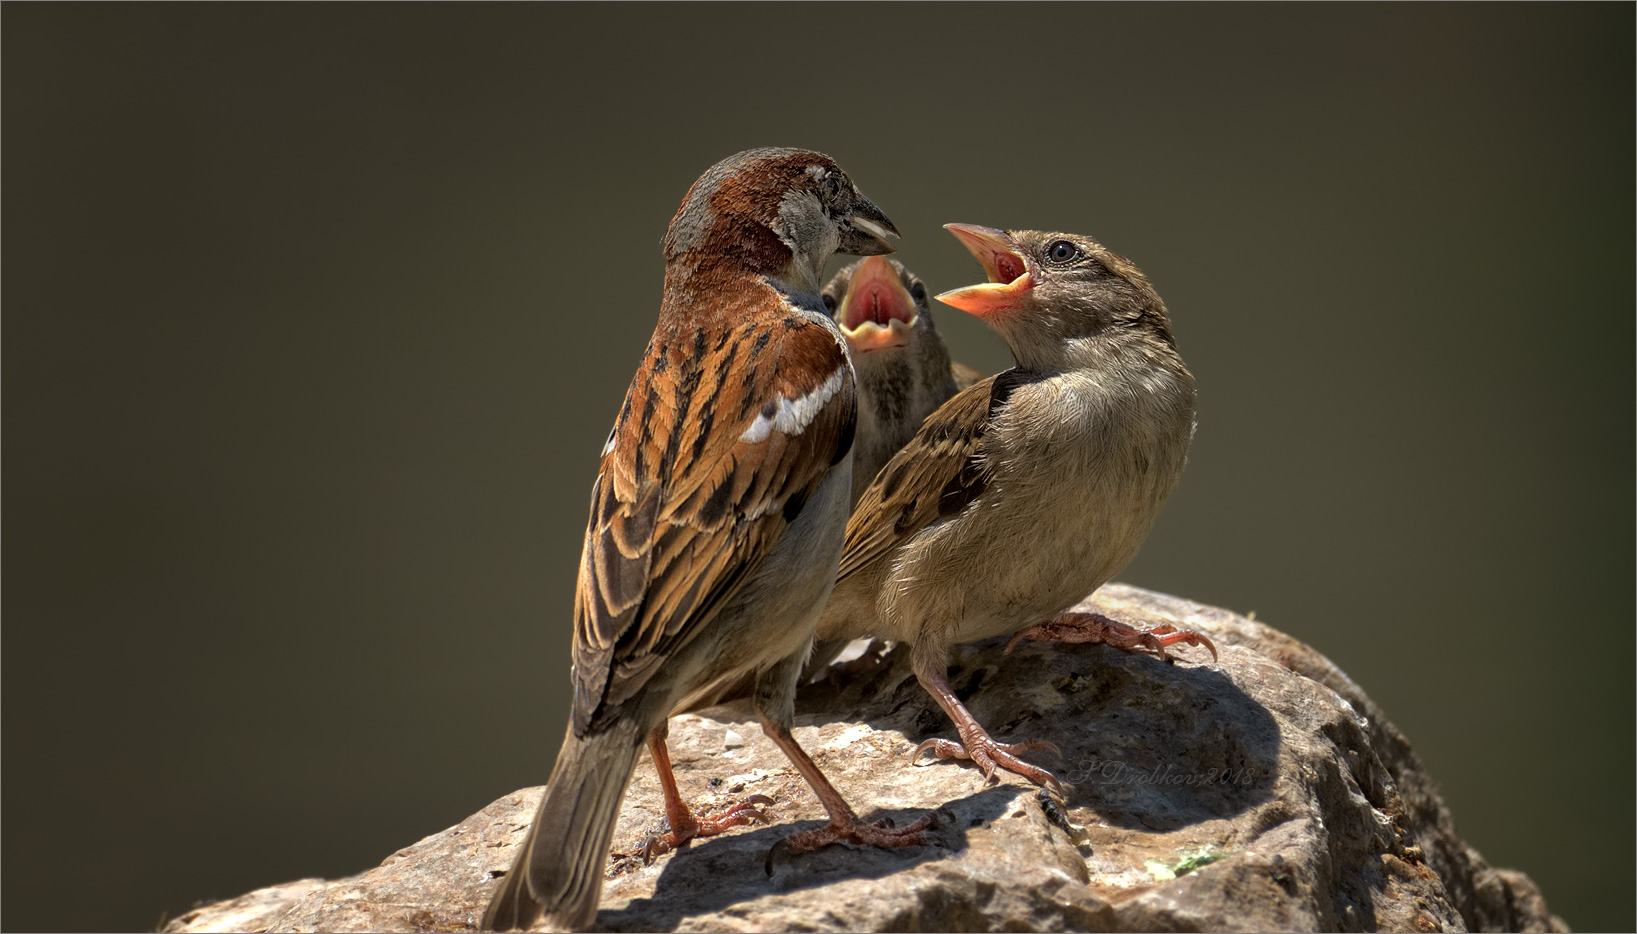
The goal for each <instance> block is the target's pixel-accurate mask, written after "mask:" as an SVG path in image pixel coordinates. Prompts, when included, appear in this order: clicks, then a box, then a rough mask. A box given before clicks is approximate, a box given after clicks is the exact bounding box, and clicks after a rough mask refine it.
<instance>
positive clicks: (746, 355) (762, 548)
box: [574, 319, 856, 733]
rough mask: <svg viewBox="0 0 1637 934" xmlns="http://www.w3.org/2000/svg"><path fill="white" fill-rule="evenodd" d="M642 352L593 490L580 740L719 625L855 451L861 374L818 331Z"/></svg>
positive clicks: (582, 630) (804, 325) (757, 332)
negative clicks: (856, 380)
mask: <svg viewBox="0 0 1637 934" xmlns="http://www.w3.org/2000/svg"><path fill="white" fill-rule="evenodd" d="M718 352H719V353H720V355H717V354H718ZM647 358H648V360H647V363H646V365H645V366H644V368H643V369H642V370H639V373H638V378H637V380H636V381H634V382H633V383H632V384H631V388H630V390H629V391H628V392H627V394H626V398H625V406H624V408H623V409H622V411H621V414H620V419H619V422H618V424H617V425H616V427H615V430H614V445H613V449H612V450H610V451H608V452H607V453H606V454H605V455H604V457H603V461H602V469H601V471H600V473H599V475H598V477H597V483H596V486H595V487H594V489H593V494H592V495H593V502H592V513H591V519H590V522H589V523H588V525H587V529H586V541H585V549H584V552H583V553H582V557H581V564H580V579H579V584H578V587H577V589H576V593H575V604H574V619H575V628H574V675H575V697H574V728H575V730H576V731H577V732H581V733H583V732H585V731H586V730H590V729H594V728H595V726H596V724H597V723H598V722H600V721H601V720H602V718H603V717H604V716H605V715H606V713H607V712H608V711H611V710H613V709H615V708H617V707H618V706H619V705H620V704H622V703H624V702H625V701H627V700H629V699H630V698H631V697H632V696H634V695H635V694H636V693H637V692H638V691H639V690H641V688H642V687H643V685H645V684H647V683H648V680H649V679H650V678H651V677H652V675H653V673H654V672H655V671H656V670H657V669H658V667H659V665H661V664H662V663H663V662H664V660H665V659H666V658H668V657H670V656H671V655H673V654H674V653H675V652H676V651H677V650H678V649H680V648H681V647H682V646H685V645H687V644H688V642H689V641H691V640H692V639H693V638H694V637H695V636H696V635H697V634H698V633H699V632H700V630H701V629H702V628H703V627H705V626H707V625H709V624H710V622H711V620H712V619H713V618H714V616H715V614H716V613H717V611H718V610H720V609H721V607H722V605H723V604H724V603H725V602H726V601H727V599H728V598H729V597H731V596H732V594H733V593H734V592H735V591H736V590H737V589H738V588H739V586H740V585H741V584H743V582H744V581H745V580H746V579H747V578H748V577H749V576H750V575H751V574H752V573H754V571H755V569H756V568H757V567H758V566H759V565H760V563H761V561H762V559H763V558H765V557H766V555H767V554H768V552H769V551H770V550H771V549H772V547H773V545H774V544H775V543H777V541H778V540H779V537H780V536H781V535H783V534H784V531H785V529H787V528H789V526H790V523H791V521H792V520H794V518H795V517H796V516H797V515H798V514H799V513H800V512H801V509H802V506H803V505H804V504H805V503H806V501H807V499H808V498H809V497H810V496H811V495H812V494H813V492H814V491H815V490H816V489H817V488H818V485H819V484H820V483H821V482H822V481H823V480H824V476H825V474H826V473H828V472H829V470H830V468H831V467H832V466H834V465H835V464H836V463H837V462H838V461H840V460H841V458H842V457H844V456H845V455H846V453H847V451H848V450H850V449H851V446H852V434H853V426H854V423H855V419H856V412H855V407H854V406H855V402H854V389H853V379H852V372H851V368H850V366H849V364H848V362H847V358H846V354H845V351H843V349H842V348H841V346H840V345H839V344H838V343H837V341H836V339H835V337H834V336H833V335H832V334H831V333H830V332H829V331H827V330H826V329H825V328H823V327H822V326H820V325H818V324H815V323H812V322H809V321H805V320H801V319H788V320H783V321H777V322H775V323H773V324H771V325H767V324H749V323H747V324H743V325H739V326H737V327H736V328H735V329H734V331H733V332H732V333H730V334H724V335H722V336H721V337H719V338H718V339H717V340H715V341H709V342H707V338H706V337H705V336H704V332H702V331H701V332H696V333H690V334H687V335H678V334H676V333H675V332H668V333H667V332H661V331H656V332H655V335H654V338H653V340H651V341H650V342H649V345H648V353H647ZM815 390H816V392H815ZM758 420H760V422H758ZM798 424H799V430H787V429H793V428H795V427H796V426H798ZM758 426H760V427H758ZM763 429H765V430H763Z"/></svg>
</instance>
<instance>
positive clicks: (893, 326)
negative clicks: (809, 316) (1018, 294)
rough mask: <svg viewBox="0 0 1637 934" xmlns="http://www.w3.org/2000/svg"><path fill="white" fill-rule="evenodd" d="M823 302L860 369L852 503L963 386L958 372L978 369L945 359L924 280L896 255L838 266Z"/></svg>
mask: <svg viewBox="0 0 1637 934" xmlns="http://www.w3.org/2000/svg"><path fill="white" fill-rule="evenodd" d="M824 306H825V307H826V308H828V309H829V310H830V313H831V314H832V315H833V316H834V317H835V319H836V323H837V324H840V325H841V332H842V333H843V334H845V335H847V347H848V349H849V350H851V351H852V355H853V368H854V369H855V370H857V372H858V440H857V443H856V447H855V448H854V451H853V492H852V502H853V503H857V502H858V498H859V497H860V496H863V495H864V490H865V488H866V487H868V486H869V485H870V481H871V480H874V479H875V475H876V474H877V473H878V472H879V471H880V470H881V468H882V467H883V466H885V465H886V463H887V459H888V458H890V457H892V455H894V454H896V453H897V452H898V449H899V448H901V447H903V446H904V445H905V444H908V443H909V439H910V438H913V437H915V432H916V430H917V429H919V428H920V427H921V422H923V421H925V420H926V417H927V416H928V415H931V414H932V413H933V411H934V410H936V409H937V408H938V406H940V405H943V404H944V402H946V401H947V400H948V399H949V397H950V396H953V395H954V394H955V392H956V391H957V389H960V388H964V387H963V386H959V385H957V379H956V374H957V372H958V373H959V374H960V376H961V377H962V378H963V379H965V380H966V382H965V385H971V384H972V383H973V382H976V381H977V380H978V379H981V378H982V377H981V376H979V375H978V374H977V371H975V370H973V369H972V368H971V367H968V366H964V365H962V364H952V363H951V362H950V360H949V348H947V347H945V346H944V341H943V338H942V337H940V336H938V329H937V326H936V325H935V324H934V323H933V321H932V311H931V309H930V308H928V307H927V290H926V284H925V283H923V282H922V281H921V278H920V277H919V276H917V275H916V274H915V273H913V272H910V271H909V270H908V269H906V268H905V267H904V264H903V263H900V262H898V261H897V260H895V259H889V258H888V257H885V256H871V257H867V258H865V259H861V260H859V261H858V262H856V263H853V264H851V265H849V266H847V267H845V268H843V269H842V270H841V271H840V272H837V273H836V274H835V276H833V277H832V278H831V279H830V282H829V284H827V285H825V287H824Z"/></svg>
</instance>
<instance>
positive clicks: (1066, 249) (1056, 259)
mask: <svg viewBox="0 0 1637 934" xmlns="http://www.w3.org/2000/svg"><path fill="white" fill-rule="evenodd" d="M1079 256H1080V248H1079V247H1076V246H1075V245H1074V244H1072V243H1070V242H1069V241H1067V240H1059V241H1057V242H1056V243H1054V244H1052V245H1051V246H1049V247H1047V248H1046V259H1047V260H1048V261H1050V262H1053V263H1058V264H1062V263H1069V262H1073V261H1074V260H1075V259H1078V258H1079Z"/></svg>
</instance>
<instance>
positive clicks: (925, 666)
mask: <svg viewBox="0 0 1637 934" xmlns="http://www.w3.org/2000/svg"><path fill="white" fill-rule="evenodd" d="M948 229H949V230H950V231H951V232H952V233H954V234H955V236H956V237H957V238H958V239H959V240H960V241H961V242H962V243H963V244H964V245H965V246H966V247H967V249H969V250H970V251H971V252H972V254H973V255H974V256H975V257H977V259H978V261H979V262H980V263H982V265H983V268H984V271H985V272H986V273H987V275H988V279H989V282H988V283H986V284H982V285H975V286H971V287H968V288H964V289H957V290H955V291H953V292H947V293H944V294H943V295H940V296H938V299H939V301H942V302H944V303H945V304H948V305H951V306H953V307H955V308H958V309H960V310H962V311H966V312H968V313H971V314H974V315H977V316H978V317H980V318H981V319H983V320H984V322H985V323H987V324H989V325H990V326H991V327H993V328H994V329H995V330H996V331H997V332H999V333H1000V335H1001V337H1003V338H1004V339H1005V340H1006V343H1007V344H1008V345H1009V346H1010V347H1011V350H1012V354H1013V356H1014V357H1015V358H1016V360H1017V365H1016V366H1015V367H1013V368H1012V369H1009V370H1006V371H1005V372H1003V373H1000V374H998V375H996V376H993V377H990V378H988V379H985V380H983V381H981V382H979V383H977V384H975V385H973V386H972V387H970V388H968V389H966V390H964V391H962V392H961V393H959V394H958V395H956V396H955V397H954V398H952V399H950V400H949V401H948V402H946V403H945V404H944V405H943V406H942V407H941V408H939V409H938V410H937V411H936V412H934V413H933V414H932V415H931V416H930V417H929V418H928V419H927V420H926V422H925V423H924V424H923V425H922V426H921V428H920V430H919V431H918V432H917V433H916V435H915V437H914V438H913V439H911V440H910V442H909V443H908V444H907V445H906V446H905V447H904V448H903V450H901V451H899V452H898V453H897V454H896V455H894V456H893V457H892V459H891V460H890V461H888V463H887V465H886V467H885V468H884V469H882V471H881V472H880V473H879V474H878V475H877V476H876V477H875V479H874V481H873V482H872V483H871V484H870V485H869V488H868V489H867V490H865V492H864V495H863V497H862V498H861V499H860V500H859V502H858V504H857V506H856V507H855V509H854V512H853V516H852V519H851V520H850V521H849V522H848V525H847V543H846V550H845V551H844V553H843V555H842V559H841V567H840V570H839V579H838V581H837V584H836V589H835V592H834V593H833V594H832V596H831V599H830V603H829V605H828V606H827V607H826V608H825V611H824V616H823V618H822V619H821V620H820V622H819V627H818V637H819V638H820V639H821V640H840V639H852V638H857V637H860V636H866V635H869V636H879V637H881V638H886V639H892V640H895V641H900V642H908V643H910V644H911V645H912V646H913V648H912V650H911V663H912V665H913V667H914V670H915V673H916V677H917V678H918V679H919V680H920V682H921V685H922V686H923V687H924V688H925V689H926V690H927V691H928V692H929V693H931V694H932V696H933V697H934V698H935V699H937V701H938V703H939V705H940V706H942V707H943V709H944V711H945V712H946V713H947V714H948V715H949V717H950V719H951V720H953V721H954V722H955V725H956V728H957V730H958V731H959V733H960V738H961V741H960V742H959V743H955V742H951V741H949V740H943V739H937V740H928V741H927V742H925V743H922V744H921V746H920V747H918V748H917V750H916V752H917V753H919V752H921V751H923V750H925V749H929V748H930V749H931V750H932V751H933V752H934V753H935V754H936V755H938V756H939V757H940V758H970V759H972V760H973V761H974V762H976V763H977V764H978V765H979V766H980V767H981V768H982V769H983V770H984V772H985V774H987V775H989V776H991V777H993V774H994V770H995V768H996V767H997V766H998V767H1000V768H1005V769H1007V770H1009V771H1012V772H1016V773H1018V774H1020V775H1023V776H1025V777H1027V778H1029V779H1030V780H1031V781H1034V782H1036V783H1038V784H1041V785H1050V786H1053V787H1060V786H1059V783H1058V782H1057V780H1056V778H1055V777H1054V776H1052V775H1051V773H1049V772H1047V771H1046V770H1045V769H1042V768H1039V767H1038V766H1035V765H1032V764H1030V763H1028V762H1025V761H1024V760H1022V759H1020V758H1018V755H1017V754H1018V753H1020V752H1025V751H1028V750H1030V749H1039V748H1054V747H1052V746H1051V744H1050V743H1047V742H1045V741H1042V740H1025V741H1022V742H1018V743H1011V744H1003V743H998V742H996V741H995V740H993V739H992V738H991V737H990V736H989V734H988V732H987V731H985V730H984V728H983V727H982V726H981V725H979V723H978V722H977V720H976V719H975V718H974V717H973V716H972V714H971V713H970V712H969V711H968V710H967V709H966V707H965V705H964V704H962V703H961V701H960V699H959V698H958V697H956V696H955V693H954V691H953V690H952V689H951V688H950V685H949V681H948V677H947V672H946V666H947V664H948V654H949V652H948V650H949V647H950V646H952V645H955V644H957V643H961V642H970V641H975V640H978V639H985V638H990V637H993V636H999V635H1005V634H1008V633H1016V634H1017V636H1016V638H1015V639H1014V642H1015V641H1017V640H1018V639H1025V638H1027V639H1040V640H1052V639H1056V640H1061V641H1102V642H1107V643H1110V644H1113V645H1117V646H1120V647H1122V648H1139V649H1145V650H1148V651H1153V652H1156V653H1158V654H1160V655H1162V656H1163V655H1164V652H1165V646H1166V645H1170V644H1175V643H1177V642H1187V643H1189V644H1193V645H1206V646H1209V642H1208V641H1207V640H1205V639H1204V638H1203V637H1201V636H1199V635H1197V634H1194V633H1191V632H1187V631H1184V630H1174V629H1171V628H1169V627H1160V628H1159V629H1155V630H1152V631H1148V632H1143V631H1139V630H1136V629H1133V628H1132V627H1129V626H1126V625H1124V624H1122V623H1117V622H1114V621H1112V620H1108V619H1105V618H1103V617H1101V616H1090V615H1086V614H1068V613H1063V612H1062V611H1063V610H1064V609H1065V608H1067V607H1069V606H1071V605H1073V604H1074V603H1076V602H1077V601H1079V600H1080V599H1081V598H1083V597H1084V596H1085V595H1086V594H1088V593H1090V592H1092V591H1093V590H1095V589H1096V588H1098V587H1100V586H1102V585H1103V584H1104V583H1106V582H1107V581H1108V580H1109V579H1110V578H1112V577H1113V576H1114V575H1115V574H1116V573H1118V572H1119V571H1120V569H1122V568H1124V567H1125V565H1126V564H1127V563H1128V562H1130V560H1131V559H1132V558H1133V557H1134V556H1135V555H1136V553H1137V550H1138V549H1139V548H1140V547H1141V546H1142V542H1143V539H1144V538H1146V537H1147V535H1148V531H1149V529H1150V528H1152V527H1153V524H1154V520H1155V519H1156V518H1157V517H1158V516H1159V512H1160V508H1161V507H1162V506H1163V505H1164V503H1165V500H1166V497H1167V496H1169V495H1170V493H1171V490H1172V488H1173V487H1174V486H1176V483H1177V480H1178V479H1179V478H1180V477H1181V476H1182V469H1183V464H1184V462H1185V461H1186V459H1187V454H1188V444H1189V441H1190V439H1191V438H1192V436H1193V431H1194V380H1193V376H1192V374H1190V373H1189V372H1188V368H1187V366H1185V365H1184V364H1183V361H1182V357H1181V356H1180V355H1178V353H1177V349H1176V345H1175V343H1174V342H1173V340H1172V338H1171V324H1170V320H1169V318H1168V317H1167V314H1166V309H1165V305H1164V303H1163V302H1161V301H1160V298H1159V295H1158V294H1156V293H1155V291H1154V289H1153V287H1152V286H1151V285H1150V284H1149V282H1148V279H1147V278H1146V277H1145V276H1144V275H1143V274H1142V272H1141V271H1139V270H1138V269H1137V267H1136V266H1135V265H1134V264H1132V263H1131V262H1130V261H1129V260H1127V259H1125V258H1123V257H1121V256H1118V255H1116V254H1115V253H1113V252H1111V251H1109V250H1108V249H1106V248H1104V247H1103V246H1102V245H1101V244H1099V243H1097V242H1096V241H1095V240H1092V239H1091V238H1089V237H1083V236H1075V235H1072V234H1060V233H1043V232H1039V231H1002V230H995V229H991V228H987V227H977V226H973V225H965V224H950V225H948ZM1058 614H1061V615H1058ZM1043 620H1050V622H1046V623H1042V621H1043ZM1211 651H1212V653H1213V655H1214V654H1215V648H1214V646H1212V647H1211Z"/></svg>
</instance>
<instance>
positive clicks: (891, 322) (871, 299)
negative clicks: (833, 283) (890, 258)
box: [835, 256, 915, 352]
mask: <svg viewBox="0 0 1637 934" xmlns="http://www.w3.org/2000/svg"><path fill="white" fill-rule="evenodd" d="M835 318H836V323H837V324H839V325H841V331H842V333H843V334H846V335H847V343H848V345H850V346H851V347H852V349H853V350H854V351H856V352H862V351H867V350H884V349H886V348H888V347H903V346H905V345H907V344H909V339H910V335H911V334H912V333H914V328H915V299H914V298H912V297H910V294H909V293H908V292H906V291H904V284H903V282H901V281H900V280H899V278H898V270H896V269H894V268H892V264H891V263H889V262H887V260H886V257H883V256H870V257H866V258H865V259H864V260H863V261H862V262H860V263H859V264H858V268H857V269H854V270H853V277H852V280H851V281H850V282H848V283H847V296H846V297H845V298H843V299H842V300H841V307H840V308H837V309H836V314H835Z"/></svg>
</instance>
